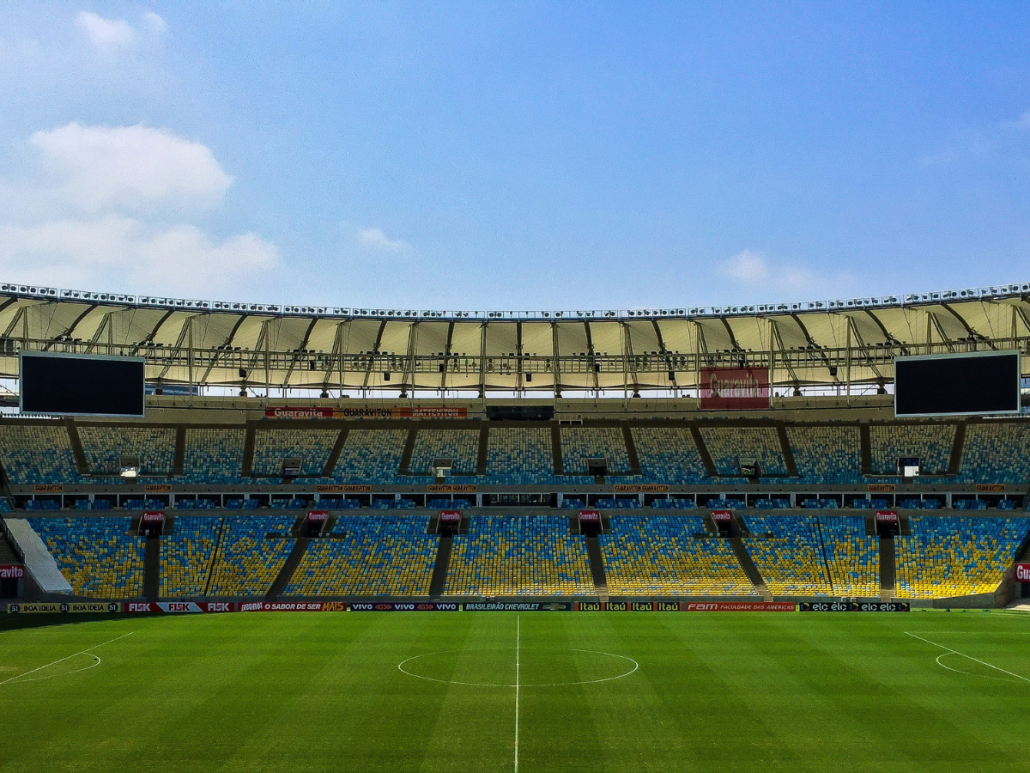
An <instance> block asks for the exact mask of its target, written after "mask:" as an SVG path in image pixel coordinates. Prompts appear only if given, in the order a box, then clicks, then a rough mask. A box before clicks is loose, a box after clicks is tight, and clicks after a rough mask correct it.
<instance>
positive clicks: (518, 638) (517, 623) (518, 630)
mask: <svg viewBox="0 0 1030 773" xmlns="http://www.w3.org/2000/svg"><path fill="white" fill-rule="evenodd" d="M521 620H522V616H521V615H515V773H519V670H520V660H521V655H522V636H521V632H522V626H521Z"/></svg>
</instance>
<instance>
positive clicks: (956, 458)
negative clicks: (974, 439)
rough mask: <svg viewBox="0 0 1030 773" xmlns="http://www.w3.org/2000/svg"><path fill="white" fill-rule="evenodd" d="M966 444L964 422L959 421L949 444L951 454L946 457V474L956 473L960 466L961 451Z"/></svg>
mask: <svg viewBox="0 0 1030 773" xmlns="http://www.w3.org/2000/svg"><path fill="white" fill-rule="evenodd" d="M965 446H966V423H965V422H964V421H960V422H959V423H958V424H957V425H955V442H954V443H953V444H952V446H951V456H950V457H949V458H948V475H958V471H959V468H960V467H961V466H962V451H963V450H964V449H965Z"/></svg>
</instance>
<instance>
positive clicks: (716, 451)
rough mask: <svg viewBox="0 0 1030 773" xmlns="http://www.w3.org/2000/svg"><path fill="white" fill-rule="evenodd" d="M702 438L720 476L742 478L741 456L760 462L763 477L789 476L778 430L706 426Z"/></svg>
mask: <svg viewBox="0 0 1030 773" xmlns="http://www.w3.org/2000/svg"><path fill="white" fill-rule="evenodd" d="M701 437H702V438H703V439H704V441H705V447H706V448H707V449H708V453H709V454H710V455H711V457H712V463H713V464H714V465H715V470H716V472H718V473H719V474H720V475H740V465H739V464H738V460H739V459H740V458H741V457H745V458H746V457H752V458H755V459H757V460H758V466H759V469H760V472H761V474H762V475H786V474H787V465H786V463H785V462H784V461H783V449H782V447H781V445H780V436H779V434H778V433H777V431H776V428H775V427H702V428H701Z"/></svg>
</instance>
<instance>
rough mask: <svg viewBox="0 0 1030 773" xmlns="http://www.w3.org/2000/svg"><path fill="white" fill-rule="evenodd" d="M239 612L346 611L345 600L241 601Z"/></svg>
mask: <svg viewBox="0 0 1030 773" xmlns="http://www.w3.org/2000/svg"><path fill="white" fill-rule="evenodd" d="M236 608H237V611H239V612H346V611H347V604H346V602H343V601H241V602H240V603H239V604H237V605H236Z"/></svg>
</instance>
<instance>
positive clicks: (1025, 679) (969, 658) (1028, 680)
mask: <svg viewBox="0 0 1030 773" xmlns="http://www.w3.org/2000/svg"><path fill="white" fill-rule="evenodd" d="M905 634H906V635H907V636H911V637H912V638H913V639H919V641H925V642H926V643H927V644H932V645H933V646H934V647H940V648H941V649H942V650H947V653H948V654H950V655H958V656H959V657H963V658H966V659H967V660H972V661H973V662H974V663H979V664H980V665H981V666H987V667H988V668H993V669H994V670H995V671H1000V672H1001V673H1003V674H1008V675H1009V676H1013V677H1015V678H1016V679H1019V680H1021V681H1023V682H1027V683H1030V679H1027V678H1026V677H1025V676H1020V675H1019V674H1013V673H1012V672H1011V671H1006V670H1005V669H1004V668H999V667H998V666H992V665H991V664H990V663H987V662H986V661H983V660H979V659H978V658H974V657H973V656H972V655H967V654H966V653H964V652H959V651H958V650H953V649H952V648H951V647H945V646H944V645H943V644H938V643H937V642H935V641H930V640H929V639H924V638H923V637H922V636H917V635H916V634H914V633H912V632H911V631H905ZM941 657H943V656H941V655H938V656H937V665H939V666H942V667H943V668H948V667H947V666H945V665H944V664H943V663H941V662H940V658H941ZM948 670H949V671H955V669H954V668H948ZM957 673H960V674H961V673H965V672H963V671H959V672H957ZM971 676H976V674H971ZM995 678H997V677H995Z"/></svg>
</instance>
